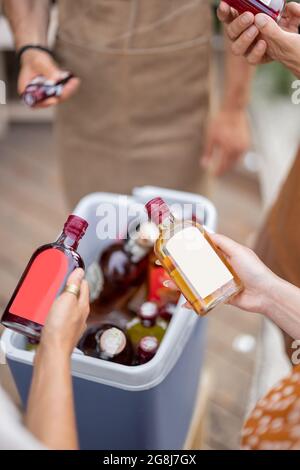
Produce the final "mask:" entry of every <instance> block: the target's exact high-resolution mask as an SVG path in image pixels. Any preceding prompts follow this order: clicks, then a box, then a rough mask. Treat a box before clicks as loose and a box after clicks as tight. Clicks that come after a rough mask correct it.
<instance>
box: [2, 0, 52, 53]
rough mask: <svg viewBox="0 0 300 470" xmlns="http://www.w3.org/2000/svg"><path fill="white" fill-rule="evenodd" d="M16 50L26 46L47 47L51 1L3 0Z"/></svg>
mask: <svg viewBox="0 0 300 470" xmlns="http://www.w3.org/2000/svg"><path fill="white" fill-rule="evenodd" d="M3 6H4V12H5V14H6V16H7V18H8V20H9V23H10V26H11V29H12V31H13V35H14V39H15V46H16V49H19V48H20V47H22V46H24V45H25V44H41V45H44V46H46V45H47V32H48V24H49V14H50V2H49V0H22V1H20V0H3Z"/></svg>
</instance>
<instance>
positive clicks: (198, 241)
mask: <svg viewBox="0 0 300 470" xmlns="http://www.w3.org/2000/svg"><path fill="white" fill-rule="evenodd" d="M146 209H147V211H148V215H149V218H150V219H151V220H152V221H153V222H155V223H156V224H157V225H158V226H159V230H160V236H159V238H158V240H157V241H156V244H155V253H156V255H157V257H158V259H159V260H160V262H161V264H162V265H163V266H164V268H165V269H166V270H167V272H168V273H169V275H170V277H171V278H172V279H173V281H174V282H175V284H176V285H177V287H178V288H179V289H180V291H181V292H182V294H183V295H184V297H185V298H186V300H187V301H188V302H189V303H190V304H191V305H192V307H193V309H194V310H195V312H196V313H198V315H205V314H206V313H207V312H209V311H210V310H211V309H212V308H214V307H216V306H217V305H218V304H220V303H221V302H226V301H227V300H229V299H230V298H231V297H233V296H234V295H236V294H238V293H239V292H240V291H241V290H242V288H243V286H242V283H241V280H240V279H239V278H238V276H237V274H236V273H235V272H234V270H233V268H232V267H231V266H230V264H229V263H228V261H227V260H226V259H225V257H224V256H223V254H222V253H221V252H220V250H218V248H217V247H216V246H215V245H214V243H213V241H212V240H211V238H210V237H209V235H208V234H207V232H206V231H205V230H204V228H203V227H202V226H201V225H200V224H198V223H195V222H193V221H188V220H176V219H175V218H174V216H173V215H172V214H171V212H170V210H169V208H168V206H167V204H166V203H165V202H164V201H163V199H161V198H159V197H158V198H155V199H152V200H151V201H149V202H148V203H147V204H146Z"/></svg>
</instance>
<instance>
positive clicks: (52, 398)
mask: <svg viewBox="0 0 300 470" xmlns="http://www.w3.org/2000/svg"><path fill="white" fill-rule="evenodd" d="M70 369H71V368H70V359H69V358H68V357H67V355H66V354H64V353H60V352H59V351H55V350H52V349H51V348H47V347H45V346H43V345H42V344H41V346H40V347H39V349H38V351H37V354H36V358H35V365H34V372H33V378H32V383H31V388H30V394H29V400H28V407H27V412H26V417H25V422H26V426H27V428H28V429H29V430H30V431H31V433H32V434H33V435H34V436H36V437H37V438H38V439H39V440H40V441H41V442H42V443H43V444H44V445H45V446H47V447H48V448H49V449H56V450H57V449H58V450H61V449H67V450H71V449H77V448H78V442H77V433H76V420H75V413H74V402H73V388H72V378H71V370H70Z"/></svg>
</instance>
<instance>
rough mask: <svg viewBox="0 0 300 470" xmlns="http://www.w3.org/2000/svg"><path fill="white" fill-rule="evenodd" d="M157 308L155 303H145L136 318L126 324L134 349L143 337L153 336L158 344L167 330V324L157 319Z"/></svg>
mask: <svg viewBox="0 0 300 470" xmlns="http://www.w3.org/2000/svg"><path fill="white" fill-rule="evenodd" d="M158 314H159V308H158V305H157V304H156V303H155V302H145V303H143V305H142V306H141V307H140V309H139V311H138V314H137V317H135V318H133V320H131V321H130V322H128V323H127V327H126V328H127V334H128V336H129V338H130V339H131V342H132V344H133V346H134V348H135V349H136V348H137V347H138V344H139V342H140V341H141V339H142V338H144V336H154V337H155V338H157V340H158V342H159V343H160V342H161V340H162V339H163V336H164V334H165V331H166V329H167V322H166V321H164V320H162V319H161V318H159V316H158Z"/></svg>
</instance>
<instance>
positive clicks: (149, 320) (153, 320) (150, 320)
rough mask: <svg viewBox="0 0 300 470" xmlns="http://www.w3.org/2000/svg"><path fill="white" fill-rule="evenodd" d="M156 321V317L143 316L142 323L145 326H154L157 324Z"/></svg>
mask: <svg viewBox="0 0 300 470" xmlns="http://www.w3.org/2000/svg"><path fill="white" fill-rule="evenodd" d="M155 323H156V318H141V324H142V325H143V326H144V327H145V328H152V326H155Z"/></svg>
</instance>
